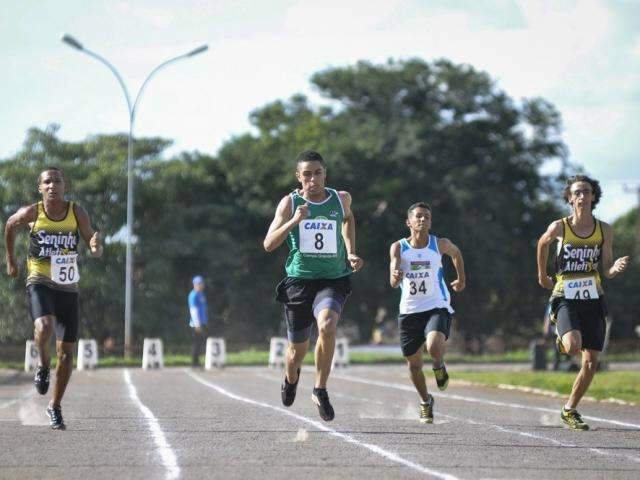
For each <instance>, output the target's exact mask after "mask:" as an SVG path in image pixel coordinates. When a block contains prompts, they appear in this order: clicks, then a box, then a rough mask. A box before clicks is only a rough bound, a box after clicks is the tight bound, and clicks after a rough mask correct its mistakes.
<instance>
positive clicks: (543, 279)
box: [538, 275, 553, 290]
mask: <svg viewBox="0 0 640 480" xmlns="http://www.w3.org/2000/svg"><path fill="white" fill-rule="evenodd" d="M538 283H539V284H540V286H541V287H542V288H548V289H549V290H553V280H552V279H551V277H550V276H549V275H538Z"/></svg>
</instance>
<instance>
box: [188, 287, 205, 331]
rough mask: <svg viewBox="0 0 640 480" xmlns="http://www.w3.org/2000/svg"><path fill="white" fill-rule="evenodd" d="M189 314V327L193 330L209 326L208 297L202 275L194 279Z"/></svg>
mask: <svg viewBox="0 0 640 480" xmlns="http://www.w3.org/2000/svg"><path fill="white" fill-rule="evenodd" d="M189 313H190V317H189V326H190V327H191V328H199V327H203V326H206V325H207V323H208V321H209V317H208V314H207V297H206V296H205V294H204V278H202V277H201V276H200V275H197V276H195V277H193V290H191V292H189Z"/></svg>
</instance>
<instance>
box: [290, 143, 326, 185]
mask: <svg viewBox="0 0 640 480" xmlns="http://www.w3.org/2000/svg"><path fill="white" fill-rule="evenodd" d="M296 178H297V179H298V181H299V182H300V185H302V191H303V192H304V193H310V194H312V195H313V194H319V193H321V192H322V191H324V185H325V181H326V179H327V168H326V165H325V163H324V158H322V155H320V154H319V153H318V152H315V151H313V150H305V151H304V152H302V153H301V154H300V155H298V158H296Z"/></svg>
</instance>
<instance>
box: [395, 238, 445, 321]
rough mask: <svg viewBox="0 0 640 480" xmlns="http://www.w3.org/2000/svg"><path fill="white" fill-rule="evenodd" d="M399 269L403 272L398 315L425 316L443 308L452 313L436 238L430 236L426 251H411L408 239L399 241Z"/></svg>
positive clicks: (416, 249) (415, 249)
mask: <svg viewBox="0 0 640 480" xmlns="http://www.w3.org/2000/svg"><path fill="white" fill-rule="evenodd" d="M400 269H401V270H402V272H403V277H402V283H401V284H400V288H401V289H402V295H401V296H400V313H401V314H407V313H419V312H426V311H428V310H433V309H434V308H446V309H447V310H448V311H449V313H453V308H451V305H450V300H451V296H450V295H449V290H448V289H447V285H446V284H445V283H444V277H443V271H442V255H441V254H440V251H439V250H438V239H437V237H436V236H435V235H429V243H428V244H427V246H426V247H425V248H413V247H412V246H411V244H409V242H408V241H407V239H405V238H403V239H402V240H400Z"/></svg>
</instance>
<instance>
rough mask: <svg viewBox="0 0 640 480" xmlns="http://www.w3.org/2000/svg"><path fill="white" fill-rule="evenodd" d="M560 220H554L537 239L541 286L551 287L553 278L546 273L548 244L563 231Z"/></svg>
mask: <svg viewBox="0 0 640 480" xmlns="http://www.w3.org/2000/svg"><path fill="white" fill-rule="evenodd" d="M563 229H564V227H563V224H562V220H556V221H554V222H553V223H551V225H549V227H548V228H547V231H546V232H544V233H543V234H542V236H541V237H540V238H539V239H538V249H537V254H536V258H537V261H538V283H539V284H540V286H541V287H544V288H548V289H553V280H552V279H551V277H550V276H549V274H548V273H547V260H548V259H549V245H551V243H552V242H553V241H554V240H557V239H558V238H559V237H561V236H562V233H563Z"/></svg>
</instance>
